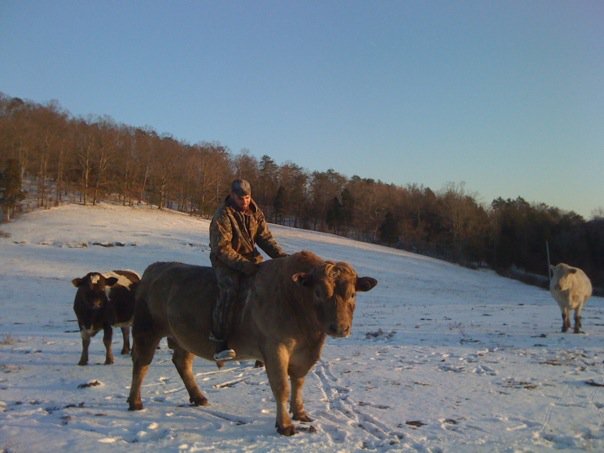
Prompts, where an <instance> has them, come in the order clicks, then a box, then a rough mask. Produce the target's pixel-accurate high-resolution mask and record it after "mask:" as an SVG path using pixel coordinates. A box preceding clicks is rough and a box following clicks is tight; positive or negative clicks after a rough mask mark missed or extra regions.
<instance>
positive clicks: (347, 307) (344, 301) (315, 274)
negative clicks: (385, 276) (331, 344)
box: [292, 262, 377, 337]
mask: <svg viewBox="0 0 604 453" xmlns="http://www.w3.org/2000/svg"><path fill="white" fill-rule="evenodd" d="M292 280H293V281H294V282H296V283H298V284H299V285H302V286H304V287H306V288H308V289H310V290H311V291H312V298H313V303H314V305H315V306H316V307H317V316H318V319H319V322H320V323H321V324H322V327H323V331H324V332H325V333H327V334H328V335H330V336H332V337H346V336H348V335H349V334H350V331H351V328H352V316H353V314H354V309H355V307H356V299H355V296H356V293H357V292H358V291H369V290H370V289H372V288H373V287H374V286H375V285H377V280H376V279H374V278H371V277H358V276H357V274H356V272H355V271H354V269H352V267H351V266H349V265H348V264H347V263H343V262H339V263H332V262H327V263H325V264H323V265H322V266H318V267H316V268H314V269H313V270H312V271H311V272H298V273H296V274H294V275H292Z"/></svg>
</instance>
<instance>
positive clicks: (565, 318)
mask: <svg viewBox="0 0 604 453" xmlns="http://www.w3.org/2000/svg"><path fill="white" fill-rule="evenodd" d="M569 328H570V314H569V313H568V308H566V307H565V308H563V309H562V332H566V331H568V329H569Z"/></svg>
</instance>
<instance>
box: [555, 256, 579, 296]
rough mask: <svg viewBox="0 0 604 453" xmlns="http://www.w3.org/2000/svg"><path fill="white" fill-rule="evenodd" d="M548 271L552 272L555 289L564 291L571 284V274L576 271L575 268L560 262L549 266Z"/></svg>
mask: <svg viewBox="0 0 604 453" xmlns="http://www.w3.org/2000/svg"><path fill="white" fill-rule="evenodd" d="M550 271H551V273H552V283H553V285H554V289H556V290H557V291H566V290H568V289H570V288H571V286H572V280H573V277H572V276H573V274H576V273H577V268H576V267H571V266H569V265H568V264H564V263H560V264H557V265H556V266H550Z"/></svg>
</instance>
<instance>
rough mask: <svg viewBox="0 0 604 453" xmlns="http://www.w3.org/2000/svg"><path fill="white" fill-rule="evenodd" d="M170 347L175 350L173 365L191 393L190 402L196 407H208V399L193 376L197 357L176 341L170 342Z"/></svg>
mask: <svg viewBox="0 0 604 453" xmlns="http://www.w3.org/2000/svg"><path fill="white" fill-rule="evenodd" d="M168 346H170V347H171V348H172V349H174V352H173V353H172V363H174V366H175V367H176V369H177V370H178V374H179V375H180V378H181V379H182V381H183V382H184V384H185V387H186V388H187V392H189V401H190V402H191V403H192V404H194V405H195V406H207V405H208V399H207V398H206V397H205V395H204V394H203V393H202V392H201V389H200V388H199V386H198V385H197V382H195V377H194V376H193V359H194V358H195V356H194V355H193V354H191V353H190V352H188V351H185V350H184V349H183V348H181V347H180V346H178V345H177V344H176V343H175V342H174V341H168Z"/></svg>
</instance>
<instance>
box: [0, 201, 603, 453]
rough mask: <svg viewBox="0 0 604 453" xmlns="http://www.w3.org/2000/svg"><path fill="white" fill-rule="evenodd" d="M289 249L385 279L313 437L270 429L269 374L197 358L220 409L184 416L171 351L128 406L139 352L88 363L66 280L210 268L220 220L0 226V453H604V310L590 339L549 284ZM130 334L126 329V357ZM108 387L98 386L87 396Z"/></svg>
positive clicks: (312, 410)
mask: <svg viewBox="0 0 604 453" xmlns="http://www.w3.org/2000/svg"><path fill="white" fill-rule="evenodd" d="M272 230H273V233H274V235H275V236H276V237H277V239H278V240H279V241H280V242H281V243H282V244H283V245H284V247H285V248H286V250H287V251H288V252H294V251H298V250H301V249H309V250H312V251H314V252H316V253H318V254H319V255H321V256H323V257H324V258H329V259H338V260H345V261H348V262H349V263H351V264H352V265H353V266H354V267H355V268H356V269H357V271H358V272H359V274H361V275H370V276H373V277H375V278H377V279H378V281H379V284H378V286H377V287H376V288H375V289H374V290H373V291H371V292H369V293H367V294H360V295H359V296H358V306H357V311H356V313H355V320H354V324H353V333H352V335H351V336H350V337H349V338H346V339H337V340H335V339H329V340H328V342H327V344H326V347H325V349H324V351H323V356H322V359H321V360H320V361H319V363H317V365H316V367H315V368H314V369H313V370H312V371H311V373H309V375H308V377H307V382H306V386H305V392H304V395H305V402H306V408H307V410H308V412H309V414H310V415H311V417H313V418H314V422H313V423H312V426H314V428H315V430H316V432H314V433H310V432H301V433H299V434H297V435H295V436H293V437H292V438H285V437H282V436H279V435H278V434H276V432H275V428H274V418H275V405H274V402H273V397H272V393H271V391H270V387H269V385H268V380H267V377H266V374H265V372H264V370H262V369H255V368H253V363H248V362H235V363H233V364H230V365H228V366H226V367H225V368H223V369H222V370H217V368H216V367H215V365H214V364H213V363H210V362H207V361H203V360H201V359H200V360H198V361H196V363H195V365H194V371H195V372H196V376H197V381H198V383H199V384H200V386H201V387H202V389H203V390H204V392H205V393H206V395H207V396H208V399H209V400H210V406H209V407H207V408H196V407H191V406H189V405H188V397H187V394H186V391H185V389H184V386H183V384H182V381H181V380H180V378H179V377H178V374H177V372H176V370H175V369H174V367H173V365H172V363H171V356H170V352H169V350H168V349H167V347H166V344H165V341H162V344H161V349H160V350H159V351H158V352H157V354H156V356H155V359H154V362H153V365H152V366H151V369H150V372H149V375H148V376H147V378H146V380H145V385H144V387H143V400H144V402H145V409H144V410H143V411H141V412H136V413H132V412H128V411H127V404H126V398H127V394H128V390H129V386H130V377H131V376H130V373H131V362H130V358H129V357H123V356H119V355H116V363H115V364H114V365H111V366H104V365H102V362H103V358H104V355H103V346H102V342H101V336H100V335H97V337H95V338H94V339H93V340H92V344H91V348H90V359H91V365H89V366H86V367H80V366H77V362H78V359H79V354H80V350H81V342H80V336H79V333H78V331H77V324H76V322H75V315H74V313H73V311H72V303H73V296H74V293H75V290H74V288H73V287H72V285H71V279H72V278H74V277H79V276H83V275H84V274H85V273H87V272H89V271H91V270H110V269H118V268H129V269H133V270H136V271H137V272H139V273H142V272H143V271H144V269H145V267H146V266H147V265H148V264H150V263H152V262H154V261H164V260H176V261H183V262H187V263H193V264H202V265H208V264H209V249H208V245H207V244H208V221H206V220H202V219H199V218H195V217H191V216H187V215H184V214H180V213H175V212H170V211H159V210H152V209H149V208H127V207H120V206H113V205H105V204H103V205H100V206H97V207H90V206H87V207H85V206H79V205H66V206H61V207H59V208H55V209H51V210H44V211H35V212H32V213H29V214H27V215H25V216H23V217H22V218H20V219H19V220H18V221H16V222H13V223H11V224H7V225H2V231H3V232H4V233H5V234H4V235H2V236H6V237H2V238H0V256H1V259H0V306H1V308H2V310H1V311H0V371H1V373H0V390H1V392H0V451H6V452H9V451H10V452H22V451H28V452H32V451H33V452H37V451H47V450H48V449H49V448H51V449H52V450H57V451H59V450H60V451H68V452H70V451H74V452H75V451H87V450H94V451H128V452H133V451H134V452H137V451H141V452H142V451H149V450H152V451H153V450H155V451H159V450H161V451H174V452H177V451H178V452H180V451H192V452H193V451H206V450H218V451H263V452H265V451H275V452H276V451H285V450H287V451H290V452H314V451H326V452H327V451H329V452H333V451H484V452H487V451H488V452H492V451H548V450H551V449H568V450H588V451H598V450H604V421H603V420H604V416H603V415H604V387H603V386H604V379H603V378H602V376H604V352H603V349H602V345H603V344H604V304H603V299H602V298H597V297H596V298H593V299H592V300H590V301H589V303H588V305H587V308H586V310H585V313H584V323H583V324H584V329H585V330H586V332H587V333H586V334H584V335H574V334H561V333H559V330H560V324H561V320H560V313H559V309H558V307H557V305H556V304H555V302H554V301H553V299H552V298H551V296H550V295H549V293H548V292H547V291H544V290H542V289H539V288H536V287H533V286H528V285H524V284H522V283H520V282H517V281H513V280H509V279H505V278H502V277H499V276H497V275H496V274H494V273H493V272H490V271H486V270H480V271H474V270H469V269H466V268H463V267H459V266H456V265H452V264H450V263H446V262H443V261H439V260H435V259H431V258H427V257H423V256H420V255H414V254H411V253H407V252H403V251H400V250H394V249H389V248H385V247H380V246H374V245H370V244H366V243H360V242H355V241H351V240H347V239H343V238H341V237H336V236H332V235H328V234H318V233H312V232H308V231H303V230H296V229H290V228H284V227H279V226H273V227H272ZM119 337H120V335H117V334H116V335H114V342H115V344H116V345H115V346H114V348H115V349H118V350H119V346H120V342H121V340H120V339H119ZM89 384H98V385H89Z"/></svg>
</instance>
